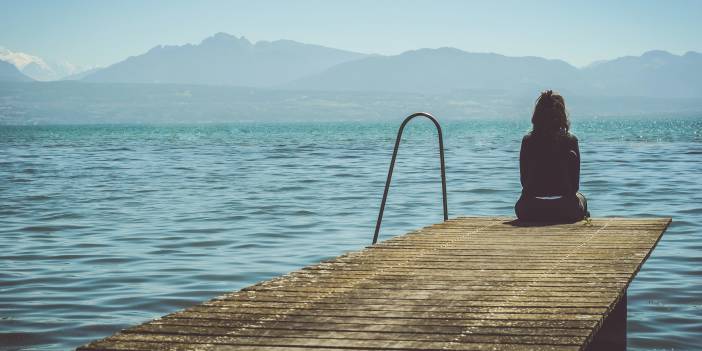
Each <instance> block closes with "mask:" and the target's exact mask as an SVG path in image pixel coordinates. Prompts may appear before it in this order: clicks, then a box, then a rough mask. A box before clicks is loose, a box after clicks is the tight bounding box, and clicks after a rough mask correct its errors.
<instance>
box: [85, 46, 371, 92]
mask: <svg viewBox="0 0 702 351" xmlns="http://www.w3.org/2000/svg"><path fill="white" fill-rule="evenodd" d="M363 56H364V55H362V54H358V53H354V52H350V51H344V50H337V49H331V48H326V47H323V46H318V45H310V44H302V43H298V42H295V41H291V40H277V41H273V42H267V41H259V42H257V43H255V44H252V43H251V42H250V41H248V40H247V39H246V38H244V37H241V38H237V37H235V36H232V35H229V34H225V33H217V34H215V35H214V36H212V37H209V38H207V39H205V40H203V41H202V42H201V43H200V44H198V45H191V44H188V45H183V46H157V47H155V48H153V49H151V50H149V51H148V52H147V53H145V54H143V55H139V56H135V57H130V58H128V59H126V60H124V61H122V62H119V63H116V64H114V65H112V66H109V67H107V68H104V69H101V70H98V71H97V72H94V73H92V74H89V75H87V76H86V77H85V78H83V80H84V81H88V82H120V83H176V84H208V85H235V86H249V87H273V86H278V85H281V84H284V83H287V82H290V81H294V80H296V79H300V78H302V77H305V76H308V75H311V74H316V73H319V72H322V71H324V70H326V69H327V68H330V67H332V66H334V65H337V64H340V63H344V62H347V61H351V60H355V59H359V58H362V57H363Z"/></svg>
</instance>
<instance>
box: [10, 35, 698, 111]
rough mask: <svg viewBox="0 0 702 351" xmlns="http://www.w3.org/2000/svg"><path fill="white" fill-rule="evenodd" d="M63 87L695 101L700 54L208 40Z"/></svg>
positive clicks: (156, 52)
mask: <svg viewBox="0 0 702 351" xmlns="http://www.w3.org/2000/svg"><path fill="white" fill-rule="evenodd" d="M8 74H9V73H8ZM7 77H10V76H7ZM13 77H15V78H14V79H19V80H22V79H24V78H22V77H17V76H16V75H14V76H13ZM25 78H26V77H25ZM8 79H9V78H4V80H8ZM67 79H72V80H80V81H83V82H94V83H167V84H199V85H225V86H238V87H255V88H273V89H278V90H297V91H302V90H304V91H330V92H333V91H340V92H341V91H347V92H412V93H433V94H446V93H454V92H461V91H481V92H494V93H499V94H503V95H519V96H522V95H533V94H534V92H535V91H539V90H544V89H554V90H558V91H560V92H562V93H564V94H569V95H581V96H638V97H657V98H702V54H700V53H697V52H687V53H685V54H684V55H674V54H671V53H668V52H665V51H660V50H654V51H649V52H646V53H644V54H642V55H641V56H626V57H620V58H616V59H612V60H604V61H598V62H596V63H593V64H591V65H589V66H586V67H583V68H578V67H575V66H573V65H571V64H569V63H567V62H565V61H562V60H553V59H545V58H541V57H511V56H505V55H500V54H495V53H473V52H466V51H463V50H459V49H455V48H438V49H419V50H412V51H407V52H404V53H401V54H399V55H390V56H384V55H367V54H361V53H356V52H351V51H345V50H339V49H333V48H327V47H323V46H319V45H311V44H303V43H299V42H295V41H290V40H277V41H272V42H268V41H259V42H256V43H252V42H250V41H249V40H247V39H246V38H244V37H236V36H233V35H229V34H226V33H217V34H215V35H213V36H211V37H209V38H206V39H205V40H203V41H202V42H201V43H199V44H187V45H181V46H156V47H154V48H152V49H151V50H149V51H148V52H146V53H144V54H142V55H138V56H133V57H129V58H127V59H125V60H123V61H121V62H118V63H115V64H113V65H111V66H108V67H106V68H102V69H95V70H92V71H87V72H83V73H79V74H77V75H73V76H70V77H69V78H67Z"/></svg>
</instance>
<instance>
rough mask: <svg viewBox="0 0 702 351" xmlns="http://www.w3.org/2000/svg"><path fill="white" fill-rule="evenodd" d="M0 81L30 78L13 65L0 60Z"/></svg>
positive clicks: (23, 80) (25, 80)
mask: <svg viewBox="0 0 702 351" xmlns="http://www.w3.org/2000/svg"><path fill="white" fill-rule="evenodd" d="M0 81H3V82H8V81H9V82H29V81H32V78H29V77H27V76H26V75H24V74H22V72H20V70H18V69H17V67H15V65H13V64H11V63H9V62H5V61H2V60H0Z"/></svg>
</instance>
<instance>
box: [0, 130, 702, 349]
mask: <svg viewBox="0 0 702 351" xmlns="http://www.w3.org/2000/svg"><path fill="white" fill-rule="evenodd" d="M399 122H400V121H392V122H383V123H368V122H344V123H337V122H329V123H269V124H257V123H236V124H221V125H153V126H139V125H133V126H124V125H115V126H29V127H12V126H0V349H2V350H65V349H71V348H74V347H76V346H78V345H81V344H83V343H86V342H88V341H90V340H93V339H96V338H101V337H104V336H107V335H110V334H112V333H113V332H115V331H117V330H119V329H121V328H125V327H128V326H130V325H134V324H137V323H140V322H143V321H146V320H149V319H152V318H155V317H158V316H161V315H163V314H166V313H169V312H173V311H175V310H178V309H181V308H183V307H186V306H190V305H193V304H196V303H198V302H201V301H203V300H205V299H208V298H211V297H213V296H216V295H219V294H221V293H224V292H228V291H231V290H236V289H239V288H242V287H244V286H247V285H250V284H252V283H255V282H257V281H260V280H263V279H268V278H271V277H274V276H276V275H279V274H282V273H285V272H288V271H291V270H294V269H297V268H300V267H302V266H305V265H308V264H311V263H314V262H317V261H319V260H322V259H325V258H330V257H334V256H337V255H339V254H341V253H343V252H346V251H350V250H357V249H360V248H362V247H363V246H364V245H367V244H369V242H370V240H371V237H372V234H373V228H374V225H375V219H376V216H377V211H378V206H379V203H380V198H381V195H382V191H383V186H384V182H385V177H386V172H387V167H388V163H389V161H390V155H391V152H392V146H393V143H394V138H395V134H396V128H397V127H398V125H399ZM431 128H432V125H431V124H430V123H429V122H427V121H416V122H413V123H412V124H411V125H410V126H409V127H408V129H407V131H406V135H405V139H406V140H405V142H403V144H402V147H401V149H400V156H399V160H398V164H397V167H396V169H395V179H394V181H393V187H392V189H391V191H390V194H389V201H388V204H387V207H386V214H385V220H384V222H383V227H382V231H381V235H382V237H383V238H387V237H390V236H393V235H398V234H402V233H404V232H406V231H409V230H411V229H415V228H418V227H421V226H425V225H429V224H432V223H436V222H440V221H441V220H442V215H441V197H440V182H439V173H438V158H437V151H436V150H437V141H436V138H435V136H434V131H433V130H432V129H431ZM443 128H444V133H445V144H446V163H447V172H448V173H447V178H448V196H449V199H448V202H449V215H450V216H451V217H454V216H458V215H513V209H512V206H513V204H514V202H515V200H516V199H517V197H518V195H519V191H520V186H519V170H518V150H519V143H520V140H521V136H522V134H523V133H524V132H525V131H527V130H528V128H529V124H528V121H527V120H525V121H462V122H447V123H444V125H443ZM573 131H574V132H575V134H576V135H578V137H579V139H580V147H581V152H582V159H583V163H582V175H581V190H582V191H583V192H584V193H585V194H586V195H587V196H588V198H589V205H590V209H591V212H592V215H593V216H594V217H606V216H627V217H640V216H671V217H673V221H674V222H673V224H672V226H671V227H670V228H669V229H668V231H667V232H666V234H665V236H664V237H663V239H662V241H661V242H660V243H659V245H658V247H657V248H656V250H655V251H654V252H653V254H652V256H651V257H650V259H649V260H648V262H647V263H646V264H645V265H644V267H643V269H642V271H641V272H640V273H639V274H638V276H637V278H636V279H635V280H634V282H633V283H632V285H631V287H630V288H629V300H628V301H629V324H628V328H629V330H628V331H629V334H628V336H629V346H630V349H634V350H693V349H698V348H699V347H700V346H699V345H700V343H701V342H702V279H700V278H702V270H701V269H700V267H701V264H702V237H701V235H702V224H701V222H700V219H701V218H700V216H701V215H702V178H701V177H702V162H700V161H702V116H700V117H686V118H679V119H666V118H663V117H661V118H657V119H649V120H636V119H623V118H620V119H582V120H579V119H574V120H573Z"/></svg>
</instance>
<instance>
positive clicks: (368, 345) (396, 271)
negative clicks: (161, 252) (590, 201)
mask: <svg viewBox="0 0 702 351" xmlns="http://www.w3.org/2000/svg"><path fill="white" fill-rule="evenodd" d="M669 223H670V219H669V218H655V219H623V218H601V219H593V220H592V222H591V225H587V224H586V223H585V222H579V223H574V224H560V225H532V226H525V225H519V224H518V223H516V222H514V221H513V220H512V219H510V218H457V219H452V220H449V221H446V222H443V223H440V224H436V225H432V226H429V227H426V228H423V229H420V230H417V231H414V232H411V233H409V234H406V235H403V236H399V237H395V238H392V239H390V240H387V241H384V242H382V243H379V244H376V245H374V246H370V247H368V248H366V249H364V250H361V251H358V252H351V253H348V254H345V255H342V256H339V257H337V258H335V259H333V260H330V261H326V262H322V263H319V264H316V265H313V266H309V267H305V268H303V269H301V270H298V271H295V272H292V273H289V274H286V275H284V276H281V277H279V278H276V279H272V280H269V281H265V282H261V283H258V284H255V285H253V286H250V287H248V288H245V289H242V290H241V291H238V292H234V293H231V294H226V295H223V296H220V297H218V298H215V299H213V300H210V301H207V302H204V303H202V304H200V305H197V306H194V307H191V308H188V309H186V310H183V311H180V312H176V313H173V314H170V315H167V316H164V317H162V318H159V319H156V320H154V321H151V322H147V323H144V324H142V325H139V326H136V327H132V328H129V329H126V330H123V331H121V332H119V333H117V334H115V335H113V336H111V337H108V338H105V339H103V340H99V341H95V342H93V343H90V344H88V345H85V346H82V347H80V348H78V350H82V351H87V350H269V351H273V350H281V351H283V350H284V351H295V350H309V349H313V350H337V351H338V350H420V349H421V350H535V349H537V350H584V349H585V348H586V347H587V345H588V343H590V341H591V340H592V339H593V336H594V335H595V334H596V333H597V331H598V329H599V328H600V326H601V325H602V323H603V321H604V319H605V318H606V317H607V316H608V314H609V313H610V312H611V311H612V310H613V309H614V307H615V306H616V304H617V303H618V302H619V301H620V300H622V299H623V298H624V297H625V296H626V288H627V286H628V285H629V283H630V282H631V280H632V279H633V277H634V275H635V274H636V272H638V270H639V269H640V268H641V265H642V264H643V262H644V261H645V260H646V259H647V258H648V256H649V254H650V253H651V251H652V250H653V248H654V247H655V245H656V243H657V242H658V240H659V239H660V238H661V235H662V233H663V232H664V231H665V229H666V228H667V226H668V225H669Z"/></svg>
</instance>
